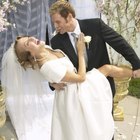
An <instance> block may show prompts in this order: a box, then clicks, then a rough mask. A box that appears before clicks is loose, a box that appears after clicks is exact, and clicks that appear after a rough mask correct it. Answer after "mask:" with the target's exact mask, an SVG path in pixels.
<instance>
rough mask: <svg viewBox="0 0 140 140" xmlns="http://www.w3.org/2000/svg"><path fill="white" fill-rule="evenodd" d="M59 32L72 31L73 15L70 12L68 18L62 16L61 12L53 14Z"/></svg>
mask: <svg viewBox="0 0 140 140" xmlns="http://www.w3.org/2000/svg"><path fill="white" fill-rule="evenodd" d="M51 18H52V22H53V23H54V26H55V29H56V32H57V33H60V34H64V33H65V32H71V24H72V18H73V17H72V16H71V14H68V16H67V18H64V17H62V16H61V15H60V14H59V13H55V14H53V15H51Z"/></svg>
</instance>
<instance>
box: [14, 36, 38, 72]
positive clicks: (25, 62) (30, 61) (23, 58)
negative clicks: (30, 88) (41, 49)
mask: <svg viewBox="0 0 140 140" xmlns="http://www.w3.org/2000/svg"><path fill="white" fill-rule="evenodd" d="M24 37H29V36H18V37H17V38H16V40H15V44H14V49H15V53H16V56H17V58H18V62H19V63H20V65H21V66H22V67H23V68H24V69H25V70H26V68H29V67H30V68H33V69H35V68H36V66H37V63H36V62H35V61H34V58H33V57H32V56H31V54H30V52H28V51H22V50H21V48H20V46H19V44H18V41H19V40H20V39H22V38H24Z"/></svg>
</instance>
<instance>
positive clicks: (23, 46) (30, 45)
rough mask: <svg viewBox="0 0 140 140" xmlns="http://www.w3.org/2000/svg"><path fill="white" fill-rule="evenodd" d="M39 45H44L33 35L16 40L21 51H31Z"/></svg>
mask: <svg viewBox="0 0 140 140" xmlns="http://www.w3.org/2000/svg"><path fill="white" fill-rule="evenodd" d="M40 45H45V42H44V41H40V40H38V39H37V38H35V37H22V38H21V39H19V40H18V46H20V50H21V51H27V52H30V53H32V52H33V51H35V50H36V49H37V48H38V47H39V46H40Z"/></svg>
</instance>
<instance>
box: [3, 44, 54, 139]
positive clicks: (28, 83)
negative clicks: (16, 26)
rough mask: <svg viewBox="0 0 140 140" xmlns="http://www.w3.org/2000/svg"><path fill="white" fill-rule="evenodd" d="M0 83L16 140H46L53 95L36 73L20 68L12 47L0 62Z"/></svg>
mask: <svg viewBox="0 0 140 140" xmlns="http://www.w3.org/2000/svg"><path fill="white" fill-rule="evenodd" d="M1 82H2V86H3V89H4V92H5V93H6V109H7V110H8V114H9V116H10V119H11V121H12V124H13V126H14V128H15V131H16V133H17V137H18V140H50V133H51V131H50V130H51V118H52V106H53V97H54V93H53V92H51V90H50V89H49V87H48V82H47V81H46V80H45V79H44V78H43V77H42V75H41V74H40V72H39V71H38V70H37V71H35V70H32V69H27V70H26V71H25V70H24V69H23V68H22V67H21V66H20V64H19V63H18V61H17V58H16V55H15V52H14V47H13V44H12V46H11V47H10V48H9V50H8V51H7V52H6V53H5V54H4V56H3V59H2V77H1Z"/></svg>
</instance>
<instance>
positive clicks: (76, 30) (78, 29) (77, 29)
mask: <svg viewBox="0 0 140 140" xmlns="http://www.w3.org/2000/svg"><path fill="white" fill-rule="evenodd" d="M71 33H75V34H76V35H77V36H78V35H79V34H80V33H81V29H80V25H79V23H78V20H76V27H75V29H74V31H73V32H68V34H69V35H70V34H71Z"/></svg>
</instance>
